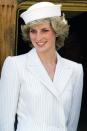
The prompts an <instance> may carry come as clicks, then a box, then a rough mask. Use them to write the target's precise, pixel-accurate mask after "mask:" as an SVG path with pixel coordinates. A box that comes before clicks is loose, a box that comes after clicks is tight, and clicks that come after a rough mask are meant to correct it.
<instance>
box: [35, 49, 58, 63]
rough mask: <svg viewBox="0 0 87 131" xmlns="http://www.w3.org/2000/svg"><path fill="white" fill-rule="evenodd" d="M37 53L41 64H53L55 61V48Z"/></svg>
mask: <svg viewBox="0 0 87 131" xmlns="http://www.w3.org/2000/svg"><path fill="white" fill-rule="evenodd" d="M37 54H38V56H39V57H40V60H41V62H42V63H43V64H47V65H54V64H56V63H57V56H56V50H53V51H48V52H45V53H39V52H37Z"/></svg>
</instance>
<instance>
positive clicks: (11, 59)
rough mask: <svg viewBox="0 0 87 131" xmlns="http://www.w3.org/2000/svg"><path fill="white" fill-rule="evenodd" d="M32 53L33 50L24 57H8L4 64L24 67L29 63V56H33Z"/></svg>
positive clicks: (23, 55)
mask: <svg viewBox="0 0 87 131" xmlns="http://www.w3.org/2000/svg"><path fill="white" fill-rule="evenodd" d="M31 52H32V50H31V51H29V52H28V53H25V54H22V55H18V56H8V57H7V58H6V59H5V61H4V64H14V65H15V64H16V65H24V64H25V63H26V62H27V61H28V56H29V54H31Z"/></svg>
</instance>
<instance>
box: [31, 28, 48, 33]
mask: <svg viewBox="0 0 87 131" xmlns="http://www.w3.org/2000/svg"><path fill="white" fill-rule="evenodd" d="M48 31H49V30H48V29H43V30H42V32H48ZM30 32H31V33H36V31H35V30H30Z"/></svg>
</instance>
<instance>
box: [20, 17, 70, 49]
mask: <svg viewBox="0 0 87 131" xmlns="http://www.w3.org/2000/svg"><path fill="white" fill-rule="evenodd" d="M43 22H49V24H50V25H51V27H52V28H53V30H54V32H55V33H56V49H57V50H58V49H60V48H61V47H63V46H64V41H65V38H66V37H67V36H68V34H69V25H68V23H67V20H66V19H65V16H64V15H63V16H61V17H51V18H45V19H39V20H35V21H33V22H31V23H28V24H26V25H21V30H22V36H23V39H24V40H25V41H30V38H29V31H30V28H31V26H33V25H35V24H40V23H43ZM30 46H31V47H32V46H33V45H32V44H31V45H30Z"/></svg>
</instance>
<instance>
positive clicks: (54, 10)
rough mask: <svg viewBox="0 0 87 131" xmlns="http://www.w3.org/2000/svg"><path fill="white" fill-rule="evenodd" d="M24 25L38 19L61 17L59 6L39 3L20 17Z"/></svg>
mask: <svg viewBox="0 0 87 131" xmlns="http://www.w3.org/2000/svg"><path fill="white" fill-rule="evenodd" d="M20 16H21V17H22V18H23V20H24V21H25V24H27V23H29V22H32V21H34V20H38V19H44V18H50V17H54V16H61V4H57V5H56V4H53V3H51V2H39V3H36V4H34V5H32V6H31V7H29V8H28V9H27V10H26V11H25V12H23V13H22V14H21V15H20Z"/></svg>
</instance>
